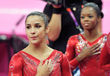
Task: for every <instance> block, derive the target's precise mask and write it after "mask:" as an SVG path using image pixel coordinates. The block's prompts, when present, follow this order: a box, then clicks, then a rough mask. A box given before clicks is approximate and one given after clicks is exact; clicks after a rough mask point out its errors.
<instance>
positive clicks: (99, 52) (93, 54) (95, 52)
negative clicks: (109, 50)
mask: <svg viewBox="0 0 110 76" xmlns="http://www.w3.org/2000/svg"><path fill="white" fill-rule="evenodd" d="M100 53H101V52H100V51H98V52H95V53H93V55H96V54H100Z"/></svg>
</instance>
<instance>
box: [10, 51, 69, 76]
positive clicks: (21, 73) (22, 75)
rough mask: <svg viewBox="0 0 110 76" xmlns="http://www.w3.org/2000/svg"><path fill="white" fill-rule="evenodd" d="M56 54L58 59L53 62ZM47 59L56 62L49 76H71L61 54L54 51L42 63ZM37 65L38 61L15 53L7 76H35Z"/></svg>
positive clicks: (24, 53) (65, 60)
mask: <svg viewBox="0 0 110 76" xmlns="http://www.w3.org/2000/svg"><path fill="white" fill-rule="evenodd" d="M58 54H59V58H58V59H56V60H54V59H55V57H56V56H57V55H58ZM49 59H52V60H54V61H55V62H56V63H55V65H54V69H53V71H52V73H51V75H50V76H71V71H70V68H69V63H68V61H67V58H66V56H64V55H63V53H61V52H59V51H57V50H54V51H53V52H52V53H51V55H50V56H49V57H48V58H47V59H45V60H44V61H43V62H44V63H45V61H46V60H49ZM39 63H40V60H38V59H37V58H35V57H33V56H32V55H30V54H28V53H26V52H23V51H20V52H18V53H16V54H15V55H14V56H13V57H12V59H11V61H10V64H9V74H8V76H35V75H36V73H37V66H38V65H39Z"/></svg>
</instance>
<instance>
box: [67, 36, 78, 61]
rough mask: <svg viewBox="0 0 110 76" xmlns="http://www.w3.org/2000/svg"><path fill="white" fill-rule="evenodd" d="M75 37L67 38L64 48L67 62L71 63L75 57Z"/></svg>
mask: <svg viewBox="0 0 110 76" xmlns="http://www.w3.org/2000/svg"><path fill="white" fill-rule="evenodd" d="M76 41H77V40H76V37H75V36H72V37H70V38H69V40H68V43H67V47H66V52H65V54H66V56H67V58H68V60H69V61H71V60H72V59H73V58H74V57H75V43H76Z"/></svg>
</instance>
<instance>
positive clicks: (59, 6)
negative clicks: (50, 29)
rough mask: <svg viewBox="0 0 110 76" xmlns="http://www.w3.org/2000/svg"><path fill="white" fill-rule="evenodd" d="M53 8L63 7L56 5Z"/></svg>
mask: <svg viewBox="0 0 110 76" xmlns="http://www.w3.org/2000/svg"><path fill="white" fill-rule="evenodd" d="M52 6H53V7H54V8H61V5H54V4H52Z"/></svg>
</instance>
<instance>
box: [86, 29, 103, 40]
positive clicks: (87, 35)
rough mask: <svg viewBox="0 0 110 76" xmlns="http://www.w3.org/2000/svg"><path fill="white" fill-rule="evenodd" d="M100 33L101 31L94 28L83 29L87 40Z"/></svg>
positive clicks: (96, 36) (94, 37)
mask: <svg viewBox="0 0 110 76" xmlns="http://www.w3.org/2000/svg"><path fill="white" fill-rule="evenodd" d="M101 35H102V33H101V32H99V31H98V30H96V29H94V30H92V31H88V30H85V31H84V37H85V38H86V39H88V40H92V39H96V38H98V37H99V36H101Z"/></svg>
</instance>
